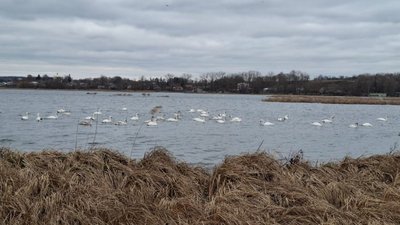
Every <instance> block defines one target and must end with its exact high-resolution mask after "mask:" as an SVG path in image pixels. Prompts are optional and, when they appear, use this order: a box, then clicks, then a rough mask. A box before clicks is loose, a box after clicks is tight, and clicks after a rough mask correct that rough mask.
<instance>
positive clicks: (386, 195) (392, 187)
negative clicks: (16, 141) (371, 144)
mask: <svg viewBox="0 0 400 225" xmlns="http://www.w3.org/2000/svg"><path fill="white" fill-rule="evenodd" d="M399 159H400V153H399V152H390V153H388V154H385V155H373V156H369V157H362V158H356V159H352V158H344V159H343V160H342V161H339V162H330V163H325V164H322V165H317V166H315V165H311V164H310V163H308V162H306V161H303V159H302V155H301V153H297V154H294V155H292V156H290V157H289V158H288V159H286V160H284V161H280V160H277V159H275V158H273V157H272V156H271V155H269V154H267V153H265V152H257V153H252V154H243V155H239V156H229V157H226V158H225V160H224V161H223V162H222V163H221V164H219V165H217V166H216V167H215V168H213V169H212V170H211V171H206V170H205V169H204V168H202V167H198V166H191V165H188V164H187V163H185V162H180V161H177V160H176V159H175V158H174V157H173V156H172V155H171V154H170V153H169V152H168V151H167V150H165V149H163V148H157V149H154V150H153V151H151V152H149V153H147V154H146V155H145V157H144V158H143V159H140V160H135V159H129V158H127V157H126V156H124V155H121V154H120V153H118V152H115V151H111V150H108V149H104V148H99V149H92V150H90V151H75V152H69V153H62V152H56V151H42V152H30V153H21V152H17V151H15V150H10V149H8V148H0V202H1V203H0V204H1V206H2V207H0V219H1V221H3V222H4V223H6V224H22V223H24V224H52V223H59V222H60V221H63V222H64V223H66V224H72V223H74V224H78V223H79V224H128V223H130V224H133V223H134V224H244V223H246V224H290V223H292V224H354V222H355V221H357V222H358V223H360V224H368V223H371V224H372V223H377V224H378V223H379V224H381V223H385V224H386V223H390V224H394V223H397V222H398V221H400V197H399V196H400V190H399V188H398V185H399V181H398V176H399V172H398V171H400V160H399Z"/></svg>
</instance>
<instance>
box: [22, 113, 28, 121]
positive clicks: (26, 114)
mask: <svg viewBox="0 0 400 225" xmlns="http://www.w3.org/2000/svg"><path fill="white" fill-rule="evenodd" d="M28 115H29V113H28V112H26V113H25V116H21V120H28V119H29V116H28Z"/></svg>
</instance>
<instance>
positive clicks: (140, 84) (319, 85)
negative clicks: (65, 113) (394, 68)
mask: <svg viewBox="0 0 400 225" xmlns="http://www.w3.org/2000/svg"><path fill="white" fill-rule="evenodd" d="M0 84H1V86H4V87H17V88H40V89H77V90H93V89H105V90H132V91H174V92H200V93H201V92H211V93H248V94H261V93H264V94H308V95H339V96H368V95H371V94H372V93H382V94H383V95H387V96H399V95H400V73H378V74H360V75H357V76H351V77H345V76H338V77H335V76H322V75H320V76H318V77H316V78H314V79H310V76H309V75H308V74H307V73H304V72H301V71H291V72H289V73H282V72H281V73H278V74H274V73H268V74H265V75H263V74H261V73H260V72H257V71H248V72H242V73H230V74H228V73H225V72H210V73H204V74H202V75H201V76H199V77H196V78H194V77H193V76H192V75H191V74H182V75H174V74H167V75H165V76H162V77H156V78H145V77H144V76H142V77H141V78H140V79H138V80H131V79H127V78H122V77H120V76H115V77H106V76H101V77H99V78H85V79H73V78H72V77H71V75H67V76H48V75H40V74H39V75H36V76H33V75H28V76H26V77H18V78H16V79H14V80H13V79H10V77H7V80H5V79H3V80H2V78H1V77H0Z"/></svg>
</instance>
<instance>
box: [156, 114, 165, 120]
mask: <svg viewBox="0 0 400 225" xmlns="http://www.w3.org/2000/svg"><path fill="white" fill-rule="evenodd" d="M156 120H159V121H164V120H165V117H164V115H162V116H157V117H156Z"/></svg>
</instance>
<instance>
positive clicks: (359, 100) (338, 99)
mask: <svg viewBox="0 0 400 225" xmlns="http://www.w3.org/2000/svg"><path fill="white" fill-rule="evenodd" d="M263 101H266V102H301V103H325V104H368V105H400V98H397V97H346V96H316V95H272V96H270V97H267V98H266V99H264V100H263Z"/></svg>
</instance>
